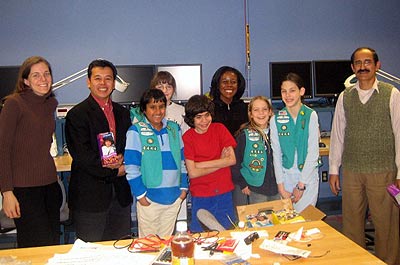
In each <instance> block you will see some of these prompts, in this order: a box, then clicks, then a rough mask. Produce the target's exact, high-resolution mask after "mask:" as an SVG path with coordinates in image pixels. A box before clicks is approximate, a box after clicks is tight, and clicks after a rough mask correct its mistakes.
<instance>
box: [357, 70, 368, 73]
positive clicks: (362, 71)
mask: <svg viewBox="0 0 400 265" xmlns="http://www.w3.org/2000/svg"><path fill="white" fill-rule="evenodd" d="M364 72H365V73H369V70H368V69H360V70H358V71H357V73H358V74H360V73H364Z"/></svg>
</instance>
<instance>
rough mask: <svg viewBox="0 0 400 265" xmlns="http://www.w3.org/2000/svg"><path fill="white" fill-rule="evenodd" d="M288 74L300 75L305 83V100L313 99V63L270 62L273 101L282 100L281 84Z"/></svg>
mask: <svg viewBox="0 0 400 265" xmlns="http://www.w3.org/2000/svg"><path fill="white" fill-rule="evenodd" d="M288 73H295V74H298V75H299V76H300V77H301V78H302V79H303V81H304V88H305V90H306V92H305V93H304V98H305V99H309V98H312V97H313V94H312V63H311V61H305V62H270V64H269V77H270V97H271V99H282V96H281V82H282V80H283V78H284V77H285V75H287V74H288Z"/></svg>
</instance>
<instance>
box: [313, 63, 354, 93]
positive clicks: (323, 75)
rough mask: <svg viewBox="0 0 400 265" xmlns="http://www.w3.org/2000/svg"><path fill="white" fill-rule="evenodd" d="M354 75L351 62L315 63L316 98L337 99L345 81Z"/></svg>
mask: <svg viewBox="0 0 400 265" xmlns="http://www.w3.org/2000/svg"><path fill="white" fill-rule="evenodd" d="M352 74H353V71H352V70H351V61H350V60H335V61H314V95H315V97H337V96H339V94H340V92H342V91H343V90H344V89H345V86H344V81H345V80H346V79H347V78H348V77H349V76H350V75H352Z"/></svg>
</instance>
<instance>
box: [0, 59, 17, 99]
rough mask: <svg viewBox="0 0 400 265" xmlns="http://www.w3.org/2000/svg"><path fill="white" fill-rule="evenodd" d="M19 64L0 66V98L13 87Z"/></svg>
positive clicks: (10, 91) (9, 92)
mask: <svg viewBox="0 0 400 265" xmlns="http://www.w3.org/2000/svg"><path fill="white" fill-rule="evenodd" d="M19 68H20V66H0V99H2V98H4V97H5V96H7V95H9V94H11V93H12V92H13V91H14V89H15V84H16V83H17V79H18V71H19Z"/></svg>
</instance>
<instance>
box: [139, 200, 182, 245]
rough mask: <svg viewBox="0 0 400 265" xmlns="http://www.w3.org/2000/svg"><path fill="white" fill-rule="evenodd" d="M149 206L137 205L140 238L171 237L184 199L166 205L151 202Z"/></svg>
mask: <svg viewBox="0 0 400 265" xmlns="http://www.w3.org/2000/svg"><path fill="white" fill-rule="evenodd" d="M147 200H148V201H149V202H150V205H149V206H142V205H141V204H140V203H139V202H137V203H136V209H137V217H138V230H139V237H145V236H147V235H151V234H152V235H154V234H156V235H159V236H161V237H164V236H170V235H172V233H173V232H174V228H175V222H176V218H177V217H178V213H179V210H180V208H181V204H182V199H181V198H179V197H178V199H176V201H175V202H174V203H173V204H169V205H164V204H159V203H156V202H153V201H151V200H150V199H149V198H147Z"/></svg>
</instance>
